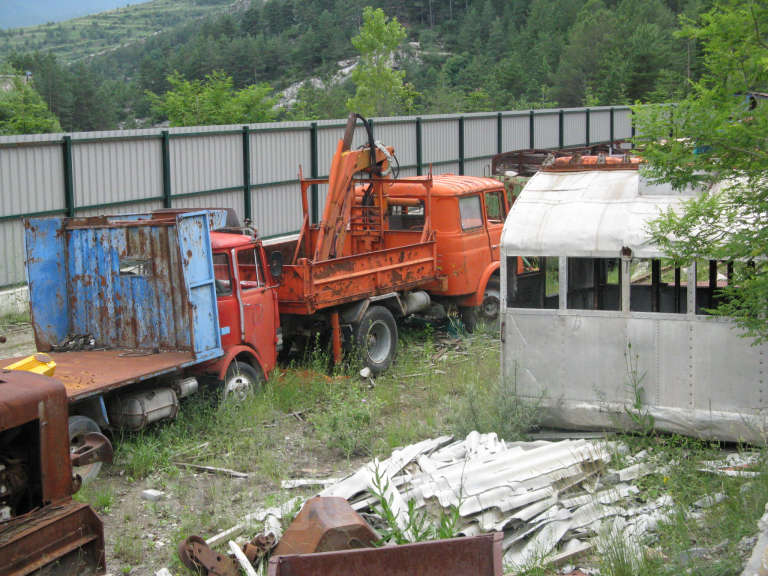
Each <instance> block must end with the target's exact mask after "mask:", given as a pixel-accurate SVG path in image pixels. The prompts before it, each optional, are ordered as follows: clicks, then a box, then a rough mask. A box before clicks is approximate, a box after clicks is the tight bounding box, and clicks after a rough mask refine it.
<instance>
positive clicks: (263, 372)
mask: <svg viewBox="0 0 768 576" xmlns="http://www.w3.org/2000/svg"><path fill="white" fill-rule="evenodd" d="M211 247H212V248H213V271H214V277H215V283H216V298H217V303H218V311H219V326H220V329H221V345H222V348H223V349H224V352H225V353H224V356H222V357H221V358H219V359H217V360H216V361H215V362H213V363H211V364H209V365H206V366H205V367H204V369H205V371H206V372H208V373H213V374H215V375H216V376H217V377H218V378H219V379H221V380H224V381H225V393H229V392H233V391H238V390H243V389H246V388H247V387H249V386H252V385H254V384H258V383H259V382H260V381H263V380H264V379H265V377H266V376H267V375H268V374H269V373H270V372H271V371H272V369H273V368H274V367H275V364H276V361H277V350H278V347H279V345H280V314H279V311H278V305H277V283H276V282H275V281H274V279H273V277H272V274H271V271H270V268H269V266H267V265H266V259H265V257H264V249H263V247H262V245H261V241H260V240H259V239H258V238H255V237H253V236H249V235H245V234H230V233H225V232H211ZM254 379H255V380H256V382H253V381H252V380H254Z"/></svg>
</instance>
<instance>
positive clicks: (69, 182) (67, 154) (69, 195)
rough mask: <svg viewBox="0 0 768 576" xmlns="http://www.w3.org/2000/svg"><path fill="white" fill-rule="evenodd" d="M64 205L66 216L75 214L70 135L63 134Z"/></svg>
mask: <svg viewBox="0 0 768 576" xmlns="http://www.w3.org/2000/svg"><path fill="white" fill-rule="evenodd" d="M63 151H64V207H65V209H66V213H67V216H69V217H70V218H72V217H73V216H74V215H75V181H74V178H73V175H72V137H71V136H64V141H63Z"/></svg>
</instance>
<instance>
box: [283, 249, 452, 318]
mask: <svg viewBox="0 0 768 576" xmlns="http://www.w3.org/2000/svg"><path fill="white" fill-rule="evenodd" d="M415 239H417V240H418V236H415ZM437 277H438V271H437V244H436V242H435V240H428V241H426V242H416V243H414V244H405V245H402V246H393V247H390V248H385V249H383V250H376V251H372V252H366V253H363V254H354V255H351V256H342V257H340V258H334V259H331V260H324V261H321V262H313V261H312V260H310V259H308V258H299V259H298V260H297V261H296V263H295V264H290V265H286V266H284V267H283V277H282V279H281V284H280V289H279V291H278V299H279V302H280V312H281V313H283V314H302V315H308V314H314V313H315V312H317V311H318V310H322V309H324V308H330V307H332V306H338V305H340V304H346V303H349V302H355V301H356V300H360V299H362V298H367V297H371V296H378V295H380V294H387V293H389V292H399V291H402V290H409V289H411V288H415V287H417V286H423V285H424V284H426V283H427V282H429V281H431V280H435V279H437Z"/></svg>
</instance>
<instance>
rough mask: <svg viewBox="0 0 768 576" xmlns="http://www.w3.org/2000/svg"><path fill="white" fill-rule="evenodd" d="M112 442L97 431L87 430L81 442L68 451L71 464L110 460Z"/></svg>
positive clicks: (81, 464) (80, 464)
mask: <svg viewBox="0 0 768 576" xmlns="http://www.w3.org/2000/svg"><path fill="white" fill-rule="evenodd" d="M112 454H113V453H112V443H111V442H110V441H109V439H108V438H107V437H106V436H104V435H103V434H100V433H99V432H88V433H87V434H85V435H84V436H83V443H82V444H80V445H79V446H78V447H77V448H76V449H74V450H73V451H72V452H70V458H71V459H72V466H86V465H88V464H93V463H94V462H112Z"/></svg>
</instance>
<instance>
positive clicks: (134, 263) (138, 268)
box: [120, 258, 152, 276]
mask: <svg viewBox="0 0 768 576" xmlns="http://www.w3.org/2000/svg"><path fill="white" fill-rule="evenodd" d="M151 274H152V261H151V260H150V259H148V258H120V276H150V275H151Z"/></svg>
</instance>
